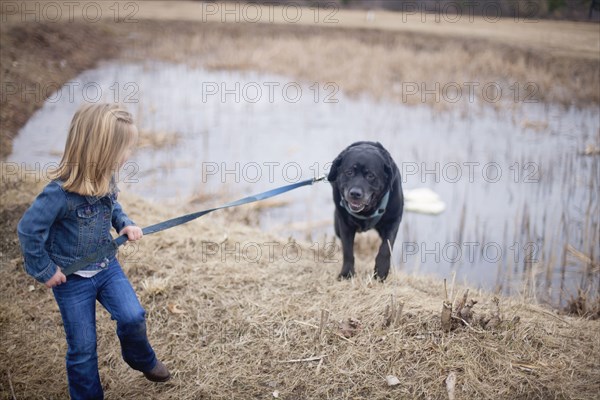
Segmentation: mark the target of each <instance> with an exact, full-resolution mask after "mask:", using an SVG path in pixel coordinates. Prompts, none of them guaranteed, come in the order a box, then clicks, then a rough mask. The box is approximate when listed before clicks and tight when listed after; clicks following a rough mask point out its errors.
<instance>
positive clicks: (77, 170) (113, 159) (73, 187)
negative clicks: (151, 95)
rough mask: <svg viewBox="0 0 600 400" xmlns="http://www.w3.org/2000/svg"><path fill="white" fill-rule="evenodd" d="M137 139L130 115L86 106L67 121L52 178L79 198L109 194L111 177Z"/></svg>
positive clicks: (106, 106) (113, 107)
mask: <svg viewBox="0 0 600 400" xmlns="http://www.w3.org/2000/svg"><path fill="white" fill-rule="evenodd" d="M136 140H137V129H136V127H135V125H134V124H133V118H132V116H131V114H130V113H129V112H128V111H127V110H125V109H123V108H121V107H119V106H118V105H116V104H87V105H84V106H83V107H81V108H80V109H79V110H77V112H76V113H75V115H74V116H73V120H72V121H71V126H70V127H69V136H68V137H67V143H66V144H65V152H64V153H63V156H62V159H61V160H60V164H59V165H58V167H57V168H56V169H55V170H54V171H52V173H51V176H50V177H51V178H52V179H60V180H61V181H63V185H62V186H63V188H64V189H65V190H68V191H70V192H75V193H78V194H80V195H83V196H104V195H106V194H108V193H110V192H111V191H112V190H113V188H112V181H113V176H114V174H115V173H116V172H117V170H118V169H119V167H120V165H119V163H121V162H123V161H124V160H123V158H124V156H125V154H126V152H127V151H128V150H129V149H130V148H131V147H132V146H133V145H134V144H135V142H136Z"/></svg>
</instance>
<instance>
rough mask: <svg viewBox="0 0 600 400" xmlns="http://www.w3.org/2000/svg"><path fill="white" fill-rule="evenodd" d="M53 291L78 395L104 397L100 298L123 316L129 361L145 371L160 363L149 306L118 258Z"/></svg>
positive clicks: (120, 325) (120, 329)
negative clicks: (98, 333) (98, 332)
mask: <svg viewBox="0 0 600 400" xmlns="http://www.w3.org/2000/svg"><path fill="white" fill-rule="evenodd" d="M53 292H54V298H55V299H56V302H57V303H58V307H59V308H60V313H61V315H62V319H63V325H64V328H65V334H66V337H67V345H68V348H67V356H66V363H67V377H68V379H69V393H70V394H71V398H72V399H73V400H78V399H102V398H103V397H104V394H103V391H102V385H101V384H100V375H99V374H98V355H97V353H96V300H98V301H99V302H100V304H102V305H103V306H104V308H106V310H107V311H108V312H109V313H110V315H111V317H112V319H113V320H116V321H117V336H118V337H119V340H120V342H121V353H122V355H123V359H124V360H125V362H126V363H127V364H129V366H130V367H131V368H133V369H136V370H138V371H142V372H149V371H150V370H151V369H152V368H154V366H155V365H156V363H157V359H156V355H155V354H154V350H152V347H151V346H150V343H149V342H148V337H147V336H146V318H145V315H146V312H145V311H144V309H143V308H142V306H141V305H140V302H139V301H138V299H137V297H136V295H135V292H134V290H133V288H132V287H131V284H130V283H129V280H128V279H127V277H126V276H125V274H124V273H123V270H122V269H121V266H120V265H119V262H118V261H117V260H116V259H114V260H113V261H111V262H110V263H109V265H108V267H107V268H106V270H104V271H102V272H100V273H98V274H96V275H95V276H93V277H91V278H83V277H80V276H78V275H70V276H69V277H68V279H67V282H66V283H63V284H62V285H59V286H56V287H54V288H53Z"/></svg>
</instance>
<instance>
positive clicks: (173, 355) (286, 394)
mask: <svg viewBox="0 0 600 400" xmlns="http://www.w3.org/2000/svg"><path fill="white" fill-rule="evenodd" d="M42 184H43V183H37V184H34V183H31V182H25V183H24V182H20V181H17V182H12V183H11V182H4V183H3V187H2V188H1V189H2V190H1V191H0V193H2V194H1V195H0V200H1V203H2V207H3V215H2V217H3V218H2V230H3V232H6V234H5V235H4V236H3V238H2V242H1V247H0V248H1V251H2V257H3V261H2V267H1V269H0V293H1V294H0V316H1V317H0V332H1V333H0V335H1V336H0V343H1V346H0V359H2V363H0V393H1V394H0V398H11V396H12V395H11V391H14V394H15V396H16V398H19V399H20V398H42V397H44V398H65V397H66V396H67V387H66V377H65V372H64V361H63V357H64V353H65V341H64V334H63V332H62V326H61V322H60V315H59V312H58V309H57V306H56V304H55V302H54V300H53V298H52V294H51V292H50V291H49V290H46V289H45V288H44V287H43V286H42V285H40V284H37V283H35V284H34V282H33V281H32V280H31V279H30V278H28V277H27V276H26V275H25V273H24V272H23V270H22V261H21V259H20V256H19V254H18V249H17V243H16V240H17V239H16V234H15V225H16V222H17V220H18V218H19V217H20V215H21V214H22V212H23V211H24V209H25V208H26V207H27V205H28V204H29V203H30V202H31V201H32V199H33V197H34V195H35V193H36V191H37V190H39V188H40V187H41V185H42ZM122 198H123V203H124V207H125V209H127V210H129V211H130V215H131V216H132V217H133V218H134V220H137V222H138V223H139V224H141V225H146V224H150V223H153V222H156V221H157V220H160V219H163V218H166V217H168V216H169V215H167V214H166V213H165V212H164V211H163V210H161V209H157V208H154V207H153V206H150V205H149V204H147V203H144V202H143V201H141V200H140V199H137V198H134V197H132V196H128V195H127V194H126V193H123V196H122ZM250 242H252V243H257V244H258V245H259V246H261V247H262V250H263V254H262V257H260V259H259V261H258V262H257V263H251V262H249V261H250V259H252V258H255V254H256V253H255V252H253V251H252V249H251V248H249V247H247V248H246V251H244V250H242V249H243V248H244V246H245V245H247V244H248V243H250ZM212 243H219V244H220V246H225V248H227V249H235V246H236V243H237V244H239V245H240V251H239V252H234V254H229V255H227V256H225V255H224V254H225V253H224V252H223V251H221V250H219V251H216V248H215V247H214V246H215V245H213V244H212ZM264 243H274V244H272V245H271V246H272V248H273V249H274V251H273V256H272V258H271V259H270V257H269V254H268V251H267V250H268V248H267V247H265V246H264V245H263V244H264ZM286 243H287V241H285V240H283V241H282V240H281V238H276V237H272V236H271V235H269V234H268V233H265V232H261V231H258V230H256V229H254V228H250V227H247V226H244V225H240V224H238V223H235V222H231V221H230V220H228V219H227V218H225V217H224V215H223V214H222V213H221V214H219V213H215V214H211V215H209V216H206V217H204V218H202V219H200V220H198V221H196V222H193V223H190V224H187V225H184V226H181V227H178V228H174V229H173V230H171V231H170V232H169V233H168V234H165V233H163V234H156V235H152V236H147V237H145V238H144V239H143V240H142V241H141V242H140V244H139V247H137V248H136V249H135V251H127V248H125V249H123V250H122V251H121V254H120V258H121V261H122V263H123V264H124V266H125V270H126V272H127V274H128V275H129V277H130V280H131V281H132V284H133V286H134V287H135V289H136V291H137V293H138V295H139V297H140V299H141V301H142V304H143V305H144V307H145V308H146V310H147V312H148V329H149V337H150V339H151V342H152V343H153V346H154V347H155V349H156V351H157V353H158V355H159V356H160V357H161V358H162V359H163V360H164V361H165V362H166V364H167V365H168V366H169V368H170V369H171V371H172V372H173V373H174V378H173V380H172V381H171V382H170V383H168V384H164V385H155V384H151V383H149V382H147V381H146V380H145V379H143V377H142V376H141V374H140V373H138V372H136V371H133V370H130V369H129V368H128V367H127V366H126V364H125V363H124V362H123V361H122V360H121V357H120V352H119V344H118V340H117V338H116V335H115V333H114V329H115V326H114V322H113V321H111V320H110V318H109V316H108V315H107V313H106V312H105V311H101V312H99V314H98V331H99V335H98V336H99V338H100V340H99V344H98V351H99V363H100V373H101V377H102V381H103V385H104V387H105V390H106V395H107V398H136V399H137V398H148V399H191V398H210V399H231V398H273V394H274V393H275V392H276V394H277V395H278V396H279V398H284V399H285V398H323V399H324V398H335V399H350V398H365V399H366V398H368V399H384V398H391V397H400V398H435V399H441V398H447V397H448V395H447V391H446V390H447V389H446V384H445V380H446V378H447V377H448V376H449V374H450V373H454V374H455V376H456V387H455V391H456V398H489V399H497V398H511V399H519V398H521V399H535V398H538V399H547V398H558V399H561V398H565V399H592V398H595V397H596V396H597V393H598V390H600V383H599V382H600V364H599V361H598V360H600V329H599V328H600V321H590V320H585V319H579V318H573V317H569V316H559V315H557V314H555V313H554V312H551V311H547V310H545V309H542V308H540V307H538V306H535V305H531V304H528V303H527V302H522V301H519V300H517V299H508V298H501V300H500V316H501V319H502V321H503V322H502V323H501V324H499V325H498V326H496V327H495V328H490V326H488V329H487V330H485V329H483V328H482V327H481V326H479V325H478V324H476V323H475V322H474V323H473V324H472V325H471V326H470V327H466V326H458V327H456V329H454V330H453V331H451V332H449V333H444V331H443V330H442V325H441V322H440V312H441V309H442V302H443V300H444V298H445V294H444V293H445V292H444V287H443V284H442V282H441V281H435V280H433V279H429V278H423V277H415V276H407V275H404V274H401V273H394V274H393V275H392V276H391V278H390V279H389V280H388V281H387V282H386V283H385V284H380V283H377V282H372V281H371V280H370V279H369V275H370V272H371V268H372V263H373V257H374V254H375V252H376V245H377V243H376V240H373V239H372V238H371V237H361V238H360V239H359V240H358V243H357V268H358V277H357V278H355V279H353V280H351V281H347V282H337V281H336V280H335V275H336V272H337V270H338V268H339V262H334V263H328V262H324V260H325V259H329V257H327V256H326V255H325V254H323V253H322V252H321V253H319V254H317V259H315V254H314V253H313V251H311V247H310V245H309V244H307V243H299V245H300V246H301V247H300V249H301V257H300V258H299V259H298V261H295V262H292V261H291V260H290V259H291V258H293V257H295V253H294V252H293V251H290V252H289V253H287V255H286V257H287V260H286V258H284V255H283V252H282V248H283V246H284V245H285V244H286ZM292 248H293V247H292ZM313 248H314V247H313ZM129 250H131V249H129ZM236 254H237V255H238V256H239V257H240V259H239V260H237V261H236V259H235V256H236ZM334 256H335V257H339V254H334ZM223 257H226V259H225V260H223V259H222V258H223ZM32 284H33V287H34V289H35V290H33V291H30V285H32ZM452 289H453V290H452V294H450V296H452V298H459V297H461V296H458V295H459V292H460V293H462V290H463V289H464V288H462V287H461V288H459V287H455V288H452ZM450 290H451V287H450V285H449V287H448V291H450ZM471 293H472V295H471V296H470V297H473V298H475V299H477V300H478V301H479V303H478V304H477V305H476V306H475V307H474V311H475V319H477V317H479V316H490V315H492V314H493V311H494V310H495V305H494V304H493V301H492V299H493V296H492V295H491V294H488V293H481V292H476V291H475V292H474V291H473V290H471ZM392 296H393V299H394V301H395V302H396V304H397V303H399V302H404V306H403V310H402V314H401V316H400V318H399V319H398V321H397V322H391V323H390V324H389V326H386V324H385V321H386V318H385V315H384V314H385V312H386V308H388V306H389V304H390V299H391V298H392ZM455 304H456V302H455ZM323 310H326V311H323ZM388 314H389V313H388ZM514 317H519V318H520V321H518V322H517V321H516V320H514ZM48 371H53V372H52V373H49V372H48ZM388 375H392V376H396V377H397V378H398V379H399V381H400V384H398V385H396V386H393V387H390V386H388V385H387V383H386V376H388ZM57 381H58V382H59V383H57Z"/></svg>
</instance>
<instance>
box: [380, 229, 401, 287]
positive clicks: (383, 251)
mask: <svg viewBox="0 0 600 400" xmlns="http://www.w3.org/2000/svg"><path fill="white" fill-rule="evenodd" d="M399 225H400V223H399V222H398V223H397V224H394V225H393V226H392V227H390V228H389V229H385V230H384V229H382V230H379V229H377V232H379V236H381V246H379V252H378V253H377V257H375V274H374V275H375V277H376V278H377V279H380V280H382V281H384V280H385V278H387V276H388V273H389V272H390V259H391V257H392V254H391V248H393V247H394V242H395V241H396V235H397V234H398V226H399Z"/></svg>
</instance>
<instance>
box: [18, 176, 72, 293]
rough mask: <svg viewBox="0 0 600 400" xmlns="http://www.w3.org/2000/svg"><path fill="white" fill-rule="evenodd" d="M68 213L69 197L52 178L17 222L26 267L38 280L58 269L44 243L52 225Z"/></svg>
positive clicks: (42, 280)
mask: <svg viewBox="0 0 600 400" xmlns="http://www.w3.org/2000/svg"><path fill="white" fill-rule="evenodd" d="M66 213H67V199H66V196H65V194H64V192H63V191H62V189H61V187H60V185H59V184H58V183H56V182H50V183H49V184H48V185H46V187H45V188H44V190H43V191H42V193H40V194H39V195H38V197H37V198H36V199H35V200H34V202H33V204H32V205H31V206H30V207H29V208H28V209H27V211H25V214H23V217H22V218H21V220H20V221H19V225H18V226H17V233H18V234H19V242H20V244H21V251H22V253H23V258H24V259H25V270H26V271H27V273H28V274H29V275H31V276H33V277H34V278H35V279H36V280H37V281H38V282H41V283H45V282H47V281H48V280H50V279H51V278H52V277H54V275H55V274H56V272H57V271H58V266H57V265H56V264H55V263H54V262H53V261H52V260H51V259H50V256H49V255H48V252H47V251H46V248H45V245H46V241H47V240H48V235H49V234H50V227H51V226H52V224H53V223H54V221H56V220H57V219H60V218H63V217H64V216H65V215H66Z"/></svg>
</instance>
